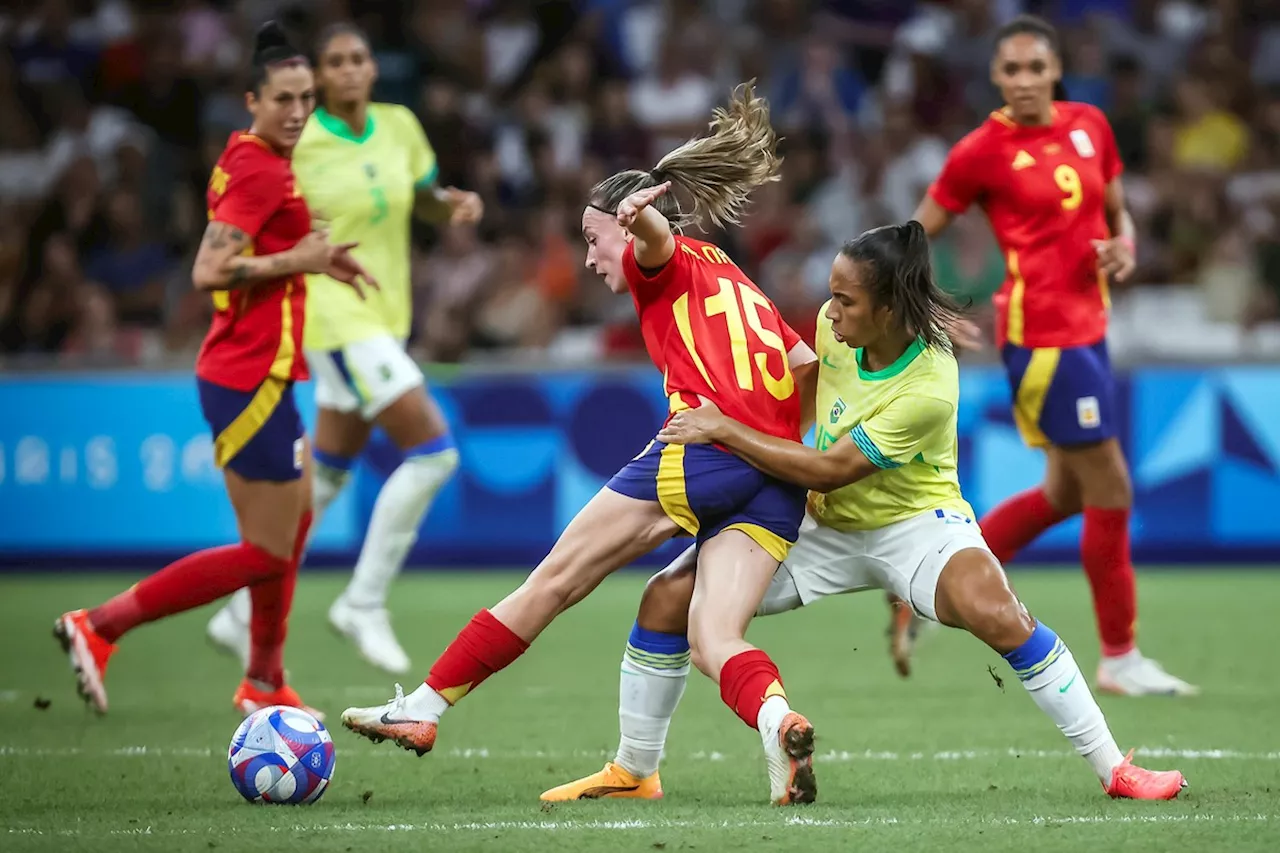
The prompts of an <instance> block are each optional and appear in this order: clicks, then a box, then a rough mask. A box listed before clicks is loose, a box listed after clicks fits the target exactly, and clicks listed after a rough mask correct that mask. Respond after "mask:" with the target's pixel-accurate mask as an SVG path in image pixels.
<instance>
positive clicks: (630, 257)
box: [622, 238, 689, 294]
mask: <svg viewBox="0 0 1280 853" xmlns="http://www.w3.org/2000/svg"><path fill="white" fill-rule="evenodd" d="M687 251H688V250H687V248H686V247H685V246H684V244H682V243H681V242H680V240H679V239H678V238H677V239H676V250H675V252H674V253H673V254H672V255H671V259H670V260H668V261H667V262H666V263H665V264H663V265H662V268H661V269H657V270H645V269H643V268H641V266H640V264H638V263H637V262H636V243H635V241H634V240H630V241H628V242H627V247H626V248H625V249H623V250H622V274H623V276H625V277H626V279H627V286H628V287H630V288H631V292H632V293H635V294H641V293H643V292H645V291H649V292H652V291H655V290H656V291H661V290H663V289H665V288H666V286H667V285H668V284H670V283H671V279H672V278H674V277H675V276H676V274H677V273H678V272H680V271H681V270H682V269H683V268H684V267H686V266H688V264H689V258H688V257H687V256H686V252H687Z"/></svg>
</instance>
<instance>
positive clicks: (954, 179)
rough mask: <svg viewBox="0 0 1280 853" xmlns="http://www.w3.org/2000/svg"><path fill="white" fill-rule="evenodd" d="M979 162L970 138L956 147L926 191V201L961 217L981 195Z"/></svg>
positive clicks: (974, 139)
mask: <svg viewBox="0 0 1280 853" xmlns="http://www.w3.org/2000/svg"><path fill="white" fill-rule="evenodd" d="M980 167H981V158H980V157H979V156H978V151H977V139H976V137H975V136H974V135H973V134H970V135H969V136H966V137H965V138H964V139H962V140H960V141H959V142H958V143H956V146H955V147H954V148H952V149H951V153H950V154H948V155H947V161H946V163H944V164H943V166H942V173H941V174H939V175H938V177H937V179H936V180H934V182H933V185H932V186H930V187H929V197H930V198H932V199H933V200H934V201H936V202H937V203H938V204H939V205H941V206H942V207H943V209H945V210H947V211H948V212H950V213H954V214H961V213H964V212H965V211H966V210H968V209H969V205H971V204H973V203H974V202H975V201H976V200H977V199H978V196H979V195H981V194H982V189H983V187H982V170H981V168H980Z"/></svg>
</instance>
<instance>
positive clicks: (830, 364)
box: [822, 355, 840, 370]
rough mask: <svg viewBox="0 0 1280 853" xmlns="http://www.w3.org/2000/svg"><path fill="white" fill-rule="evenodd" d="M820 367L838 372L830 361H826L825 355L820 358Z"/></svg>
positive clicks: (837, 368) (836, 367)
mask: <svg viewBox="0 0 1280 853" xmlns="http://www.w3.org/2000/svg"><path fill="white" fill-rule="evenodd" d="M822 366H823V367H829V368H831V369H832V370H839V369H840V368H839V367H838V366H836V365H834V364H832V363H831V361H830V359H828V358H827V357H826V356H825V355H824V356H823V357H822Z"/></svg>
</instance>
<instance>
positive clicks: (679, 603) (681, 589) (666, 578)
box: [636, 566, 694, 634]
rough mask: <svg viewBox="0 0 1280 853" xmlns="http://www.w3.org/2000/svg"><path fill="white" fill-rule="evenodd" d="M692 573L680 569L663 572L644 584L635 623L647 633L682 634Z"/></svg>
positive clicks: (676, 567)
mask: <svg viewBox="0 0 1280 853" xmlns="http://www.w3.org/2000/svg"><path fill="white" fill-rule="evenodd" d="M693 582H694V572H693V571H692V570H688V569H685V568H683V567H681V566H672V567H670V568H667V569H663V570H662V571H660V572H658V573H657V574H656V575H654V576H653V577H651V578H649V582H648V583H647V584H646V585H645V588H644V595H643V596H641V598H640V611H639V613H638V614H637V616H636V622H637V623H638V624H639V625H640V627H641V628H644V629H646V630H649V631H661V632H662V633H664V634H682V633H684V632H685V631H687V630H688V627H689V602H690V601H691V600H692V598H693Z"/></svg>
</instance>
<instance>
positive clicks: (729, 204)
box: [588, 80, 782, 230]
mask: <svg viewBox="0 0 1280 853" xmlns="http://www.w3.org/2000/svg"><path fill="white" fill-rule="evenodd" d="M777 145H778V136H777V134H776V133H774V130H773V127H772V125H770V124H769V105H768V103H767V102H766V101H765V100H764V99H763V98H757V97H756V96H755V81H754V80H753V81H750V82H747V83H743V84H741V85H740V86H738V87H737V88H736V89H734V90H733V94H732V95H731V96H730V98H729V103H728V104H727V105H726V106H723V107H717V108H716V109H715V112H713V113H712V117H711V124H710V133H709V134H708V135H706V136H700V137H698V138H696V139H691V140H689V141H688V142H686V143H685V144H684V145H681V146H680V147H679V148H677V149H675V150H674V151H672V152H671V153H670V154H668V155H666V156H665V157H663V158H662V159H661V160H659V161H658V165H657V166H655V167H654V168H653V169H652V170H651V171H648V172H642V171H640V170H638V169H632V170H629V171H626V172H619V173H618V174H616V175H613V176H611V177H609V178H606V179H605V180H603V181H601V182H600V183H598V184H596V186H595V187H594V188H592V190H591V197H590V199H589V200H588V204H590V205H591V206H592V207H595V208H597V209H599V210H602V211H605V212H606V213H611V212H613V211H615V210H617V209H618V205H619V204H621V203H622V201H623V199H625V198H626V197H627V196H629V195H631V194H632V193H634V192H636V191H637V190H642V189H644V188H646V187H652V186H657V185H658V184H660V183H662V182H664V181H671V183H672V184H673V185H674V187H675V188H676V189H677V191H679V192H682V193H683V194H684V195H686V196H687V197H688V198H690V199H691V200H692V201H693V209H692V210H690V211H688V212H685V211H682V210H681V209H680V204H679V202H678V201H677V200H676V197H675V194H674V193H668V194H666V195H665V196H662V197H661V198H659V199H658V200H657V202H656V203H655V205H654V206H655V207H656V208H657V209H658V212H659V213H661V214H662V215H663V216H665V217H666V218H667V219H668V220H669V221H670V222H671V224H672V227H673V228H675V229H677V230H679V229H681V228H684V227H687V226H689V225H693V224H696V223H698V222H700V221H701V219H702V218H703V217H704V216H706V217H707V218H709V219H710V220H711V221H712V222H714V223H715V224H716V225H720V226H723V225H731V224H734V225H736V224H737V223H738V221H739V219H740V217H741V216H742V211H743V209H744V208H745V207H746V204H747V197H748V196H749V195H750V193H751V191H752V190H753V189H755V188H756V187H758V186H760V185H762V184H766V183H769V182H770V181H776V180H778V179H779V175H778V169H779V167H780V166H781V165H782V158H781V157H779V156H778V153H777V150H776V149H777Z"/></svg>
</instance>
